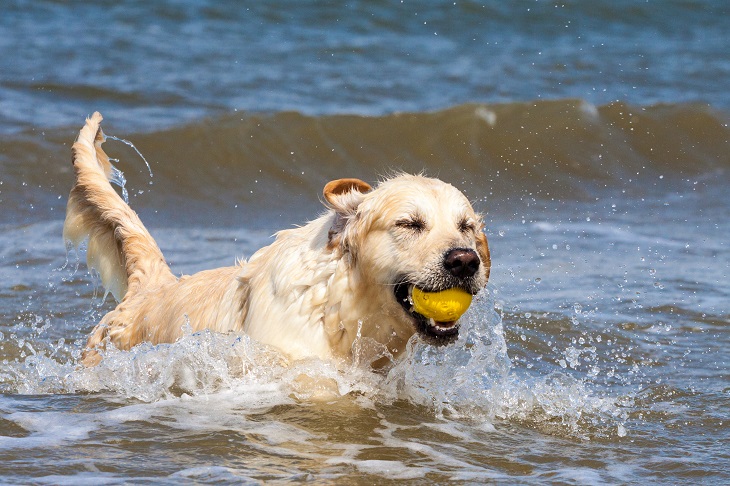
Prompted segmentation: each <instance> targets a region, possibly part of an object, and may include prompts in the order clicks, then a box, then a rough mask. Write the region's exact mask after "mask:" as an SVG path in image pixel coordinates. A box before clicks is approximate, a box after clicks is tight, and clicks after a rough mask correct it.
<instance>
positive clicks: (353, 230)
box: [63, 113, 490, 366]
mask: <svg viewBox="0 0 730 486" xmlns="http://www.w3.org/2000/svg"><path fill="white" fill-rule="evenodd" d="M101 120H102V117H101V115H100V114H99V113H95V114H94V115H93V116H92V117H91V118H90V119H88V120H87V121H86V125H85V126H84V127H83V128H82V130H81V132H80V134H79V137H78V140H77V141H76V142H75V143H74V145H73V166H74V171H75V174H76V183H75V185H74V187H73V189H72V190H71V194H70V196H69V201H68V206H67V209H66V221H65V224H64V230H63V232H64V238H65V239H66V241H67V242H70V243H71V244H74V245H77V246H78V245H79V244H81V243H82V242H83V241H85V240H88V247H87V261H88V264H89V266H90V267H93V268H95V269H96V270H97V271H98V272H99V274H100V275H101V279H102V284H103V285H104V287H105V288H106V289H108V290H109V291H110V292H111V293H112V294H113V295H114V297H115V298H116V299H117V301H118V302H119V304H118V305H117V307H116V308H115V309H114V310H112V311H110V312H109V313H108V314H106V315H105V316H104V317H103V318H102V320H101V322H100V323H99V324H98V325H97V326H96V327H95V328H94V330H93V331H92V333H91V335H90V337H89V340H88V343H87V347H86V349H85V351H84V354H83V356H82V362H83V363H84V364H85V365H87V366H93V365H95V364H97V363H99V362H100V360H101V359H102V355H103V349H104V348H105V346H107V344H108V343H112V344H113V345H114V346H116V347H117V348H119V349H130V348H132V347H133V346H135V345H136V344H138V343H141V342H145V341H147V342H152V343H163V342H174V341H175V340H177V339H178V338H179V337H181V336H182V334H183V328H184V327H185V326H186V325H189V326H190V327H191V328H192V330H193V331H198V330H202V329H206V328H207V329H211V330H213V331H217V332H238V333H245V334H247V335H249V336H250V337H251V338H253V339H255V340H258V341H260V342H262V343H265V344H268V345H271V346H274V347H276V348H278V349H279V350H280V351H281V352H283V353H284V354H285V355H286V356H287V357H289V358H290V359H301V358H306V357H312V356H313V357H319V358H321V359H344V360H347V359H350V358H351V357H352V348H353V342H355V341H356V338H357V339H361V340H371V341H370V342H372V341H374V342H375V344H376V346H379V347H381V348H382V351H383V352H382V353H380V355H379V356H380V357H381V358H382V356H386V355H390V356H392V357H396V356H397V355H398V354H399V353H401V352H402V351H403V350H404V349H405V345H406V342H407V341H408V340H409V339H410V338H411V336H412V335H413V334H414V333H418V334H419V335H420V336H421V337H422V338H423V339H425V340H427V341H428V342H430V343H433V344H447V343H450V342H452V341H454V340H455V339H456V338H457V337H458V332H459V322H458V318H457V319H451V318H448V319H449V320H438V319H436V318H434V317H427V316H425V315H423V314H421V313H419V312H418V311H416V310H415V308H414V305H413V299H412V293H413V292H414V289H417V290H418V291H419V292H422V293H425V292H427V293H434V294H433V295H436V294H435V293H438V292H443V291H452V289H458V291H460V292H462V291H463V292H466V293H468V294H470V295H473V294H476V293H477V292H479V291H480V290H481V289H482V288H484V287H485V285H486V283H487V279H488V278H489V269H490V257H489V248H488V244H487V239H486V237H485V235H484V233H483V231H482V227H483V223H482V219H481V217H480V215H479V214H477V213H475V211H474V210H473V208H472V206H471V204H470V203H469V201H468V200H467V198H466V197H465V196H464V195H463V194H462V193H461V192H460V191H458V190H457V189H456V188H454V187H453V186H451V185H449V184H446V183H444V182H442V181H440V180H437V179H431V178H426V177H423V176H417V175H406V174H402V175H398V176H395V177H392V178H389V179H386V180H384V181H382V182H381V183H380V184H378V186H377V187H375V188H371V187H370V185H368V184H367V183H365V182H363V181H361V180H358V179H340V180H336V181H332V182H330V183H328V184H327V185H326V186H325V187H324V193H323V194H324V200H325V205H326V207H327V211H326V212H325V213H324V214H323V215H322V216H320V217H319V218H317V219H315V220H314V221H312V222H310V223H308V224H306V225H305V226H302V227H297V228H294V229H288V230H284V231H280V232H279V233H277V234H276V239H275V241H274V242H273V243H272V244H271V245H269V246H267V247H264V248H262V249H260V250H258V251H257V252H256V253H254V254H253V255H252V256H251V258H249V259H248V261H243V262H240V264H239V265H236V266H233V267H227V268H219V269H214V270H207V271H202V272H199V273H196V274H195V275H191V276H183V277H180V278H177V277H175V276H174V275H173V274H172V272H171V271H170V268H169V267H168V265H167V263H166V262H165V259H164V257H163V255H162V252H161V251H160V249H159V247H158V246H157V243H156V242H155V240H154V239H153V238H152V236H151V235H150V233H149V232H148V231H147V229H146V228H145V226H144V225H143V224H142V222H141V221H140V219H139V217H138V216H137V214H136V213H135V212H134V211H133V210H132V209H131V208H130V207H129V206H128V205H127V204H126V203H125V202H124V200H123V199H122V198H121V197H120V196H119V195H118V194H117V193H116V191H115V190H114V189H113V188H112V186H111V184H110V183H109V180H110V177H111V176H112V166H111V164H110V162H109V158H108V157H107V155H106V154H105V153H104V151H103V150H102V148H101V145H102V143H103V142H104V138H105V137H104V134H103V132H102V130H101V127H100V123H101ZM467 305H468V304H467ZM444 319H446V318H444ZM376 366H377V364H376Z"/></svg>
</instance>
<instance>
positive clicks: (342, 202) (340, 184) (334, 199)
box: [322, 179, 372, 248]
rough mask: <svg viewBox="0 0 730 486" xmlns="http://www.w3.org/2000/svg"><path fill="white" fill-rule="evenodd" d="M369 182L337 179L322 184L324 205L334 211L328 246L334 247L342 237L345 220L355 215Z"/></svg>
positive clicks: (340, 241) (368, 187)
mask: <svg viewBox="0 0 730 486" xmlns="http://www.w3.org/2000/svg"><path fill="white" fill-rule="evenodd" d="M370 189H372V188H371V187H370V184H368V183H367V182H363V181H361V180H360V179H337V180H336V181H331V182H328V183H327V185H326V186H324V190H323V191H322V195H323V196H324V199H325V201H326V203H325V205H326V206H327V207H329V208H331V209H333V210H334V211H335V220H334V223H333V224H332V227H331V228H330V230H329V234H328V246H329V247H330V248H335V247H337V246H339V245H340V244H341V243H342V241H343V239H342V233H343V231H344V229H345V226H346V225H347V221H348V220H349V219H350V218H351V217H352V216H354V215H355V212H356V211H357V207H358V206H359V205H360V203H361V202H362V200H363V193H365V192H368V191H369V190H370Z"/></svg>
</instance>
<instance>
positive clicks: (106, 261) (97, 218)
mask: <svg viewBox="0 0 730 486" xmlns="http://www.w3.org/2000/svg"><path fill="white" fill-rule="evenodd" d="M101 120H102V116H101V114H99V113H98V112H97V113H94V114H93V115H92V116H91V118H88V119H87V120H86V125H85V126H84V128H82V129H81V132H80V133H79V138H78V139H77V140H76V142H75V143H74V145H73V149H72V150H73V166H74V172H75V173H76V184H75V185H74V187H73V189H72V190H71V194H70V195H69V199H68V205H67V206H66V221H65V223H64V225H63V237H64V240H65V241H66V242H70V243H71V244H73V245H75V246H78V245H79V244H81V243H82V242H83V241H84V240H87V239H88V246H87V252H86V255H87V263H88V265H89V267H92V268H94V269H96V271H98V272H99V274H100V275H101V281H102V285H103V286H104V288H106V289H107V290H108V291H109V292H111V293H112V294H113V295H114V297H115V298H116V299H117V301H121V300H123V299H124V297H125V295H127V294H130V295H131V294H132V293H136V292H138V291H140V290H142V289H144V288H145V287H146V286H148V285H150V284H151V283H153V282H154V284H155V285H159V284H163V283H165V282H167V281H174V280H175V277H174V275H173V274H172V272H171V271H170V268H169V267H168V265H167V263H166V262H165V258H164V257H163V256H162V252H161V251H160V248H159V247H158V246H157V243H156V242H155V240H154V239H153V238H152V236H151V235H150V234H149V232H148V231H147V229H146V228H145V227H144V225H143V224H142V221H140V219H139V216H137V213H135V212H134V211H133V210H132V209H131V208H130V207H129V206H128V205H127V203H125V202H124V200H122V198H121V197H120V196H119V195H118V194H117V193H116V191H115V190H114V189H113V188H112V186H111V184H110V183H109V181H110V178H111V177H112V175H113V167H112V165H111V163H110V162H109V157H108V156H107V155H106V154H105V153H104V150H102V148H101V144H102V143H103V142H104V140H105V137H104V133H103V132H102V130H101V127H100V124H101Z"/></svg>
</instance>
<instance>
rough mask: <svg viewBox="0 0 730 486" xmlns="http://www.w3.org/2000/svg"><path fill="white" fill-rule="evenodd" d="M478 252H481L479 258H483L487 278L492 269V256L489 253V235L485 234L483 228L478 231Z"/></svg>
mask: <svg viewBox="0 0 730 486" xmlns="http://www.w3.org/2000/svg"><path fill="white" fill-rule="evenodd" d="M477 253H478V254H479V258H481V259H482V265H484V271H485V272H486V275H487V279H489V272H490V270H491V269H492V258H491V256H490V255H489V243H487V235H485V234H484V232H483V230H480V231H477Z"/></svg>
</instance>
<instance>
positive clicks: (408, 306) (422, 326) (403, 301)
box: [394, 282, 459, 346]
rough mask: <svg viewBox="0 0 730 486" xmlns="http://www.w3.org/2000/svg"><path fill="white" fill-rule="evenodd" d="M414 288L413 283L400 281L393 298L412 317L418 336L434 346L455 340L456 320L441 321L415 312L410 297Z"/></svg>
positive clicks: (456, 333)
mask: <svg viewBox="0 0 730 486" xmlns="http://www.w3.org/2000/svg"><path fill="white" fill-rule="evenodd" d="M415 288H416V286H415V285H414V284H411V283H408V282H401V283H399V284H397V285H396V286H395V290H394V293H395V299H396V300H397V301H398V303H399V304H400V305H401V307H403V309H404V310H405V311H406V313H407V314H408V315H409V316H410V317H411V318H412V319H413V321H414V323H415V328H416V332H418V334H419V336H420V337H421V338H422V339H423V340H424V341H426V342H427V343H429V344H434V345H436V346H444V345H446V344H449V343H452V342H454V341H456V339H457V338H458V337H459V323H458V320H453V321H443V322H442V321H437V320H435V319H433V318H431V317H426V316H424V315H422V314H419V313H418V312H416V311H415V310H414V304H413V297H412V295H413V290H414V289H415Z"/></svg>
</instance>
